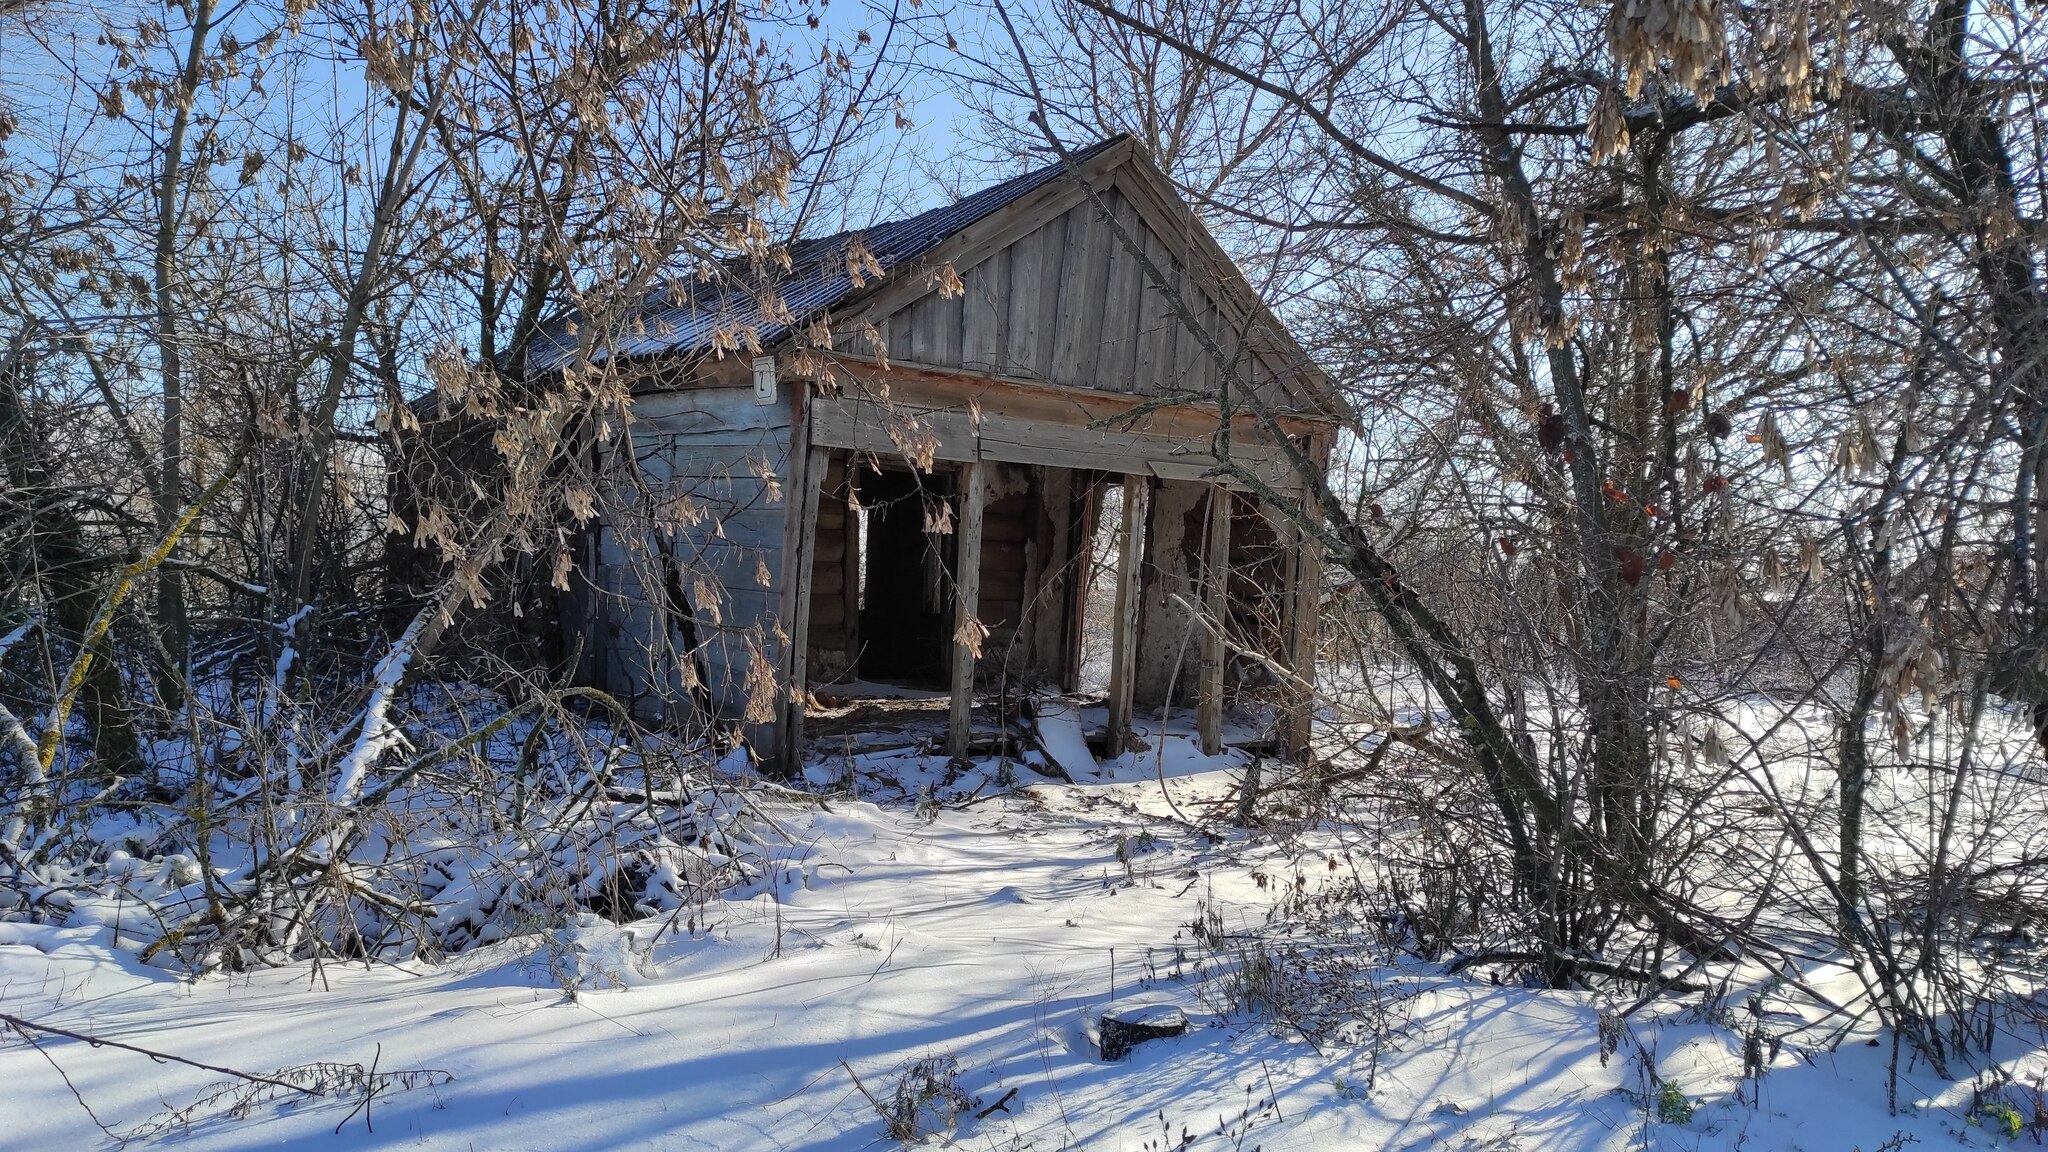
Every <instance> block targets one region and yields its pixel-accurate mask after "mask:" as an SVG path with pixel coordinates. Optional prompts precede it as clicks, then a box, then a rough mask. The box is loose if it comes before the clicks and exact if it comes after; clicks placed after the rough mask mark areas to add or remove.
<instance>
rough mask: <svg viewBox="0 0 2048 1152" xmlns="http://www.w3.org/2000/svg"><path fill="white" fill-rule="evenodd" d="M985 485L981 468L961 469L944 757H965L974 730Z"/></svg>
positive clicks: (973, 464) (962, 467)
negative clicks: (973, 634) (971, 635)
mask: <svg viewBox="0 0 2048 1152" xmlns="http://www.w3.org/2000/svg"><path fill="white" fill-rule="evenodd" d="M987 487H988V486H987V485H986V484H984V483H982V477H981V465H979V464H975V463H972V462H970V463H966V464H962V465H961V466H960V519H959V522H958V523H957V524H956V525H955V527H954V531H956V532H958V533H959V536H958V545H959V546H958V547H957V548H956V549H955V551H954V564H953V709H952V713H951V715H950V716H949V717H948V718H947V721H946V755H948V756H953V757H961V756H965V755H967V744H968V740H969V738H970V737H971V736H972V734H973V728H974V663H975V660H974V655H975V649H976V648H978V647H980V645H979V644H973V645H970V644H969V643H968V642H967V637H968V631H969V629H972V628H976V627H979V623H978V621H977V620H976V617H975V609H976V608H977V607H978V604H977V601H978V600H979V599H980V597H981V524H982V514H983V512H984V510H985V506H986V504H987V499H986V496H987Z"/></svg>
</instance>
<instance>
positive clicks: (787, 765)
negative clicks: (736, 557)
mask: <svg viewBox="0 0 2048 1152" xmlns="http://www.w3.org/2000/svg"><path fill="white" fill-rule="evenodd" d="M799 452H801V453H803V454H804V455H803V460H804V467H803V469H802V470H800V471H799V472H798V473H797V477H796V480H795V483H797V484H798V485H800V487H798V489H797V490H796V491H795V492H793V493H791V495H792V496H794V497H795V499H793V500H791V501H790V504H789V515H790V516H791V518H792V519H794V520H795V522H796V525H797V533H796V535H797V547H796V556H795V559H794V562H793V563H791V564H789V565H788V566H787V569H786V570H791V571H794V572H795V573H796V585H795V587H794V588H793V589H790V590H789V591H790V592H792V593H793V595H789V596H785V600H784V602H785V603H787V604H788V605H789V612H790V619H789V620H788V622H786V623H785V624H784V625H783V629H782V632H783V635H785V636H787V637H789V656H788V659H787V665H788V668H789V679H788V681H787V685H788V693H789V694H788V695H787V696H786V697H785V698H784V700H783V705H782V750H781V752H782V770H783V773H784V774H785V775H787V776H789V777H790V778H792V779H794V778H795V777H796V775H797V774H798V773H799V772H801V771H803V766H804V705H805V701H806V700H807V699H808V696H807V693H808V691H809V689H810V678H811V674H810V659H811V574H812V560H813V558H814V557H815V555H816V553H817V550H818V490H819V489H820V488H822V487H824V485H825V474H826V470H827V469H828V467H829V466H830V464H831V457H830V454H829V452H828V451H827V450H826V449H824V448H809V449H806V448H804V447H802V446H801V444H798V445H797V446H794V447H792V448H791V449H790V454H791V455H792V456H795V455H796V453H799Z"/></svg>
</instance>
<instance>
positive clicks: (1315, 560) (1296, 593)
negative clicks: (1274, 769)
mask: <svg viewBox="0 0 2048 1152" xmlns="http://www.w3.org/2000/svg"><path fill="white" fill-rule="evenodd" d="M1309 508H1310V509H1311V510H1313V508H1314V505H1309ZM1289 535H1290V536H1291V537H1292V543H1293V544H1294V548H1293V550H1292V552H1293V555H1292V557H1291V559H1290V563H1289V564H1288V588H1287V592H1288V604H1287V667H1288V670H1289V671H1291V672H1293V673H1294V677H1295V682H1294V685H1293V687H1291V688H1290V689H1289V690H1288V704H1287V707H1285V708H1284V709H1282V711H1281V717H1280V737H1281V740H1282V742H1283V743H1284V744H1285V748H1284V751H1285V753H1286V755H1287V758H1288V759H1290V760H1293V761H1295V762H1297V763H1301V764H1306V763H1308V762H1309V757H1310V753H1311V749H1310V747H1309V737H1310V735H1311V728H1312V725H1313V722H1314V716H1315V679H1316V613H1317V611H1318V610H1319V608H1320V607H1321V604H1322V584H1323V571H1322V551H1323V548H1322V544H1321V542H1320V541H1318V540H1317V539H1316V538H1315V537H1314V536H1312V535H1310V534H1309V533H1308V532H1306V531H1304V530H1303V529H1302V528H1301V527H1300V526H1298V525H1297V526H1296V527H1295V528H1294V529H1293V531H1292V532H1291V533H1290V534H1289Z"/></svg>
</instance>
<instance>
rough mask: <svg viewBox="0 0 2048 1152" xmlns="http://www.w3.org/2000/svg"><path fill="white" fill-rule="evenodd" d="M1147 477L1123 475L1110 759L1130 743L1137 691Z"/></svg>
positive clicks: (1112, 653) (1111, 672)
mask: <svg viewBox="0 0 2048 1152" xmlns="http://www.w3.org/2000/svg"><path fill="white" fill-rule="evenodd" d="M1151 479H1152V478H1151V477H1149V476H1143V475H1133V474H1129V473H1126V474H1125V475H1124V534H1123V539H1122V540H1121V541H1120V542H1119V547H1118V549H1117V556H1116V624H1115V627H1116V632H1115V634H1114V636H1115V638H1114V642H1113V644H1112V646H1111V648H1110V659H1109V734H1108V736H1109V741H1108V747H1107V749H1106V750H1105V751H1106V754H1107V755H1108V756H1109V758H1110V759H1112V760H1113V759H1115V758H1116V757H1118V756H1121V755H1123V754H1124V749H1125V748H1127V747H1128V746H1129V745H1130V742H1131V696H1132V693H1133V692H1134V691H1135V690H1136V688H1137V679H1138V678H1137V660H1138V601H1139V600H1140V599H1141V598H1142V594H1143V588H1142V586H1141V584H1140V577H1141V576H1142V573H1141V572H1140V570H1139V564H1140V563H1141V562H1142V561H1143V560H1144V556H1145V521H1146V520H1147V519H1149V517H1148V515H1147V513H1148V511H1149V505H1150V504H1151V498H1152V484H1151Z"/></svg>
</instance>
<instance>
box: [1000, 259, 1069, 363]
mask: <svg viewBox="0 0 2048 1152" xmlns="http://www.w3.org/2000/svg"><path fill="white" fill-rule="evenodd" d="M1051 227H1053V225H1047V227H1046V228H1043V229H1040V230H1038V231H1036V232H1033V233H1031V234H1030V235H1028V236H1025V237H1023V238H1022V239H1020V240H1018V241H1017V242H1016V243H1015V244H1012V245H1010V290H1009V295H1008V298H1007V300H1006V301H1005V302H1006V303H1007V304H1008V306H1009V309H1008V311H1009V323H1008V325H1007V327H1006V328H1005V329H1004V340H1003V359H1002V363H1003V369H1002V370H1003V371H1004V372H1011V373H1015V374H1017V375H1019V376H1027V377H1030V378H1032V379H1043V378H1044V376H1045V365H1044V363H1043V362H1042V361H1040V360H1039V359H1038V350H1039V346H1040V340H1039V324H1040V311H1039V297H1040V295H1041V294H1043V293H1047V292H1051V291H1053V290H1054V288H1055V285H1056V284H1057V281H1055V282H1054V283H1053V284H1047V283H1046V281H1045V250H1046V237H1047V235H1048V229H1050V228H1051Z"/></svg>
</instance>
